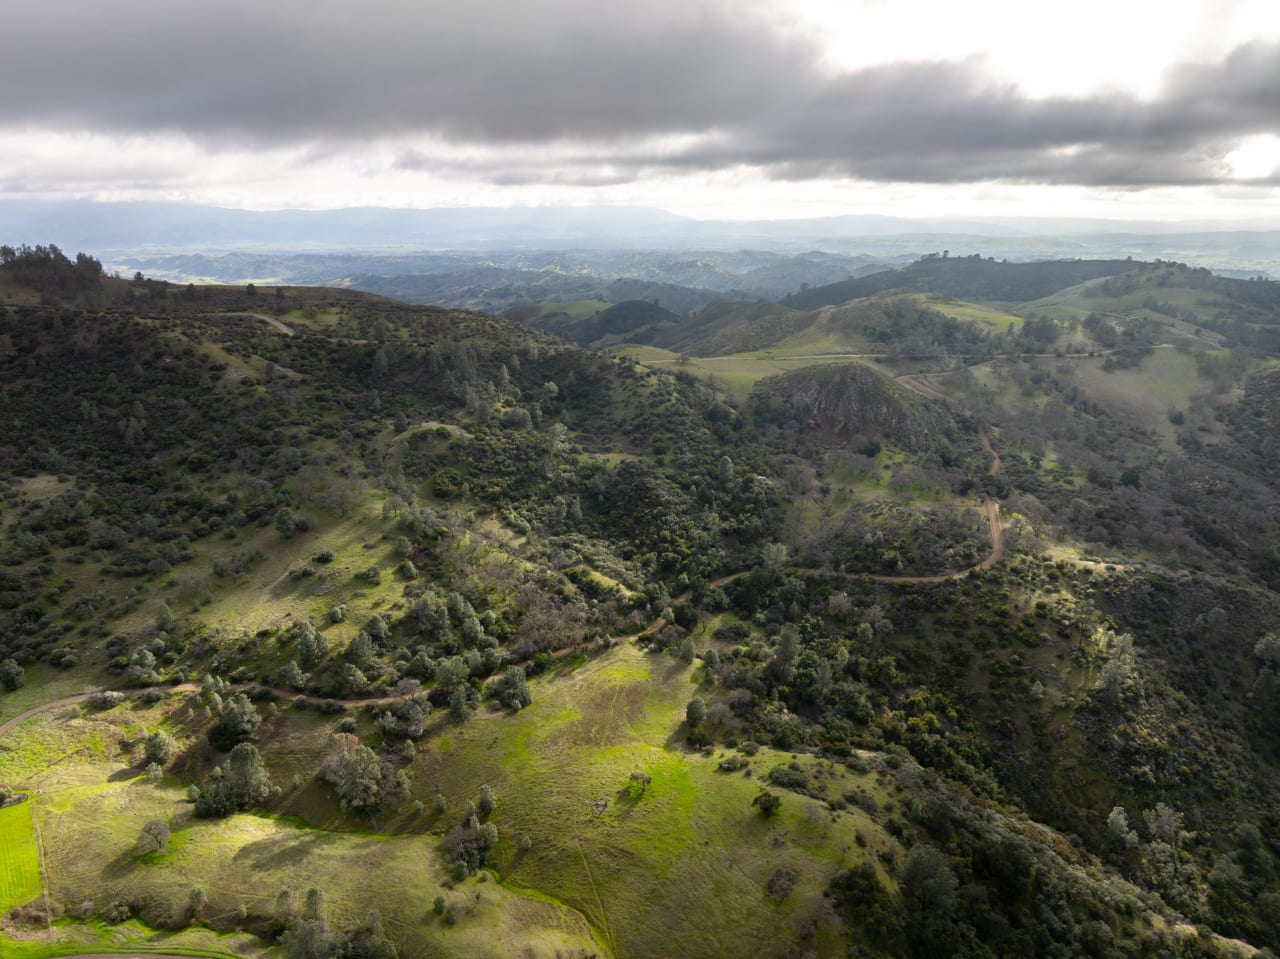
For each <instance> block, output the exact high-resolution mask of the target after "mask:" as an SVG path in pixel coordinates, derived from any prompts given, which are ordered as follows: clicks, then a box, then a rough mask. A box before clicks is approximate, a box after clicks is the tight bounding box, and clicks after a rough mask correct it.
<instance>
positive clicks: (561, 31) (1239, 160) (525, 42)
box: [0, 0, 1280, 222]
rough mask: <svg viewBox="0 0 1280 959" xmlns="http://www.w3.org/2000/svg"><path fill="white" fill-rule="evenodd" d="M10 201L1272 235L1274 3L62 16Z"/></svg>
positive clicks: (29, 31)
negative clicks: (876, 220)
mask: <svg viewBox="0 0 1280 959" xmlns="http://www.w3.org/2000/svg"><path fill="white" fill-rule="evenodd" d="M4 23H5V29H4V35H5V42H4V55H3V57H0V83H3V89H5V90H6V91H8V92H7V94H6V96H5V97H3V98H0V198H41V199H43V198H51V199H66V198H91V199H98V200H163V201H178V202H190V203H201V204H213V205H219V206H228V207H236V208H244V209H286V208H303V209H328V208H337V207H348V206H384V207H417V208H425V207H436V206H508V205H561V204H570V205H606V204H607V205H643V206H656V207H661V208H664V209H667V210H670V211H672V212H674V213H678V214H682V215H686V216H693V217H699V218H728V219H747V218H782V217H812V216H825V215H835V214H846V213H880V214H890V215H898V216H911V217H946V216H963V217H973V216H981V215H990V216H1032V215H1034V216H1067V217H1074V216H1082V217H1108V218H1117V219H1124V218H1135V219H1139V218H1140V219H1167V220H1207V219H1212V220H1223V221H1236V220H1239V221H1241V222H1250V221H1257V220H1258V219H1259V218H1265V217H1271V218H1273V219H1276V218H1277V217H1278V216H1280V214H1277V212H1276V211H1280V4H1276V3H1275V2H1274V0H1206V2H1199V0H1187V2H1180V0H1159V2H1148V0H1119V2H1118V0H1074V2H1072V3H1070V4H1044V3H1034V2H1028V0H970V2H967V3H957V2H954V0H948V2H938V0H929V2H922V0H645V2H644V3H630V2H618V0H467V2H465V3H463V2H458V0H450V2H442V0H364V2H361V3H359V4H356V3H352V2H335V0H271V2H270V3H266V4H263V3H260V2H258V0H204V2H200V3H194V2H188V0H112V2H110V3H103V2H102V0H64V2H62V3H59V4H36V3H28V4H22V5H14V7H13V8H12V9H9V10H7V11H6V13H5V17H4Z"/></svg>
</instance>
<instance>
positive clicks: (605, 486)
mask: <svg viewBox="0 0 1280 959" xmlns="http://www.w3.org/2000/svg"><path fill="white" fill-rule="evenodd" d="M60 256H61V255H60V254H58V255H54V254H53V253H51V252H50V251H49V250H34V251H33V250H24V251H14V253H13V257H12V258H11V261H10V262H9V264H8V265H6V266H5V267H0V281H3V282H2V283H0V289H3V290H4V293H5V301H4V304H3V305H0V408H2V409H3V410H4V414H5V422H6V431H5V433H4V435H3V436H2V437H0V504H2V508H3V513H2V520H0V681H2V682H3V685H4V687H5V691H4V692H3V693H0V785H3V786H6V787H9V788H13V789H16V790H18V791H20V792H23V793H27V794H29V795H30V797H31V798H30V805H25V806H19V807H8V808H7V809H6V810H5V812H6V815H9V814H11V813H12V810H14V809H23V810H26V811H27V812H26V823H27V826H26V831H24V830H22V829H19V828H18V827H19V826H20V825H21V823H19V822H18V821H17V818H12V819H11V820H10V819H6V820H5V821H6V822H7V823H8V824H9V827H12V828H11V839H12V840H13V841H12V842H11V843H9V844H8V845H6V849H8V848H9V846H12V847H13V849H12V851H11V852H10V853H9V854H10V855H11V857H22V856H25V858H23V859H22V862H23V863H27V865H21V864H19V865H15V866H14V871H15V876H17V877H18V878H17V879H16V880H13V881H11V883H10V885H11V886H12V887H13V888H12V889H11V891H10V893H9V900H10V901H8V902H6V903H4V904H3V905H4V907H5V908H7V909H9V910H10V911H9V912H8V913H7V917H6V925H5V931H4V933H3V938H0V947H2V948H3V949H4V950H5V952H6V954H7V953H8V952H14V953H15V954H16V955H22V956H28V955H29V956H31V959H37V957H43V956H53V955H60V954H67V953H74V952H77V951H79V952H103V951H112V950H114V949H128V950H139V949H145V948H147V946H148V944H149V943H150V944H151V946H152V948H161V949H164V950H166V951H170V952H177V953H180V954H185V953H191V954H214V955H232V954H242V953H245V952H249V953H251V954H258V953H260V952H261V951H262V950H264V949H267V950H275V952H274V953H272V954H281V955H285V956H288V957H289V959H333V957H339V956H340V957H343V959H395V957H396V956H400V955H403V956H406V957H409V956H413V957H417V956H428V955H439V954H445V955H468V956H469V955H475V956H508V955H525V956H533V957H548V959H549V957H553V956H582V957H585V956H591V955H596V956H616V957H645V956H655V955H667V954H670V953H671V952H672V951H673V950H675V949H678V950H679V951H680V952H682V953H687V954H689V955H691V956H718V955H738V954H742V953H745V952H761V953H763V954H767V955H778V956H788V955H816V956H824V957H827V956H829V957H837V956H848V955H862V956H868V955H869V956H895V957H896V956H911V957H934V956H990V957H997V956H1014V955H1016V956H1045V957H1059V956H1108V957H1109V956H1151V957H1156V956H1170V955H1175V956H1247V955H1255V954H1259V953H1257V952H1256V950H1258V949H1270V950H1273V951H1274V950H1276V949H1280V927H1278V926H1277V920H1276V917H1277V916H1280V910H1277V909H1275V908H1274V906H1275V904H1276V902H1277V896H1280V866H1278V865H1277V863H1278V862H1280V859H1278V857H1280V833H1277V831H1276V828H1277V826H1276V824H1277V823H1280V799H1278V798H1277V797H1280V774H1278V773H1277V770H1278V769H1280V767H1278V766H1277V763H1276V759H1277V757H1278V756H1280V719H1278V717H1280V679H1278V678H1277V677H1278V676H1280V672H1278V671H1280V640H1277V639H1276V635H1277V633H1280V594H1278V593H1277V590H1280V535H1278V534H1277V525H1276V522H1275V518H1276V517H1277V516H1280V491H1277V489H1276V487H1275V484H1274V482H1273V479H1274V468H1275V465H1276V463H1275V460H1276V456H1275V450H1274V446H1275V444H1274V441H1273V437H1274V436H1276V435H1280V422H1277V404H1276V403H1275V402H1274V399H1275V394H1276V389H1275V383H1274V380H1275V378H1276V372H1275V366H1276V364H1275V362H1274V359H1273V358H1272V357H1271V356H1269V355H1267V354H1266V353H1265V351H1263V350H1262V349H1261V348H1260V347H1259V346H1257V343H1258V342H1260V341H1261V339H1262V338H1264V337H1265V336H1267V335H1269V334H1268V332H1267V331H1268V330H1270V329H1272V328H1273V327H1272V319H1273V316H1272V314H1270V313H1268V312H1267V307H1266V302H1267V300H1266V296H1265V295H1264V294H1263V293H1262V292H1259V293H1258V294H1257V295H1256V296H1255V297H1254V298H1253V299H1248V298H1239V297H1236V291H1235V288H1234V287H1230V288H1222V289H1218V288H1216V287H1214V288H1212V289H1210V288H1208V287H1206V288H1205V291H1202V292H1203V295H1204V296H1224V297H1228V298H1229V301H1228V302H1229V303H1230V304H1233V305H1232V307H1231V308H1232V309H1236V308H1239V310H1240V311H1241V312H1240V313H1239V314H1238V316H1237V317H1236V318H1235V319H1229V318H1226V317H1225V316H1218V315H1216V314H1215V315H1213V316H1205V317H1200V316H1198V317H1197V320H1199V321H1200V322H1201V325H1202V327H1203V329H1204V330H1205V334H1206V335H1204V336H1201V335H1200V334H1196V333H1194V328H1193V333H1192V336H1193V338H1191V339H1189V338H1188V337H1186V336H1184V335H1183V331H1184V327H1183V326H1181V325H1179V324H1189V323H1191V322H1192V321H1191V320H1190V319H1187V318H1178V317H1176V316H1171V315H1170V314H1169V313H1168V312H1167V311H1164V310H1163V309H1162V310H1155V309H1154V308H1147V307H1135V308H1133V309H1129V308H1127V307H1125V308H1120V309H1115V310H1108V311H1107V312H1114V313H1118V314H1120V317H1119V318H1118V319H1117V320H1116V322H1114V323H1112V322H1109V319H1116V318H1107V317H1105V315H1104V314H1103V311H1100V310H1096V309H1093V310H1090V311H1087V312H1085V313H1084V315H1083V316H1069V315H1067V313H1066V312H1061V313H1059V312H1055V311H1067V310H1070V309H1075V307H1073V306H1072V305H1071V304H1072V303H1073V302H1074V300H1075V299H1077V298H1081V297H1083V299H1085V300H1088V299H1089V298H1090V297H1091V296H1092V295H1093V294H1092V293H1090V292H1089V290H1090V289H1092V287H1091V286H1088V285H1087V286H1085V287H1079V286H1073V287H1072V288H1071V289H1067V288H1066V287H1063V288H1062V289H1060V290H1057V291H1055V295H1056V296H1057V297H1058V299H1057V300H1055V301H1054V302H1049V301H1048V300H1040V301H1039V302H1038V303H1035V304H1028V303H1020V304H1019V305H1017V306H1015V307H1009V310H1008V312H1006V311H1004V310H1003V309H995V308H992V307H989V306H983V305H981V303H974V302H972V301H969V300H964V301H961V300H958V299H956V300H952V299H949V298H948V295H944V294H943V293H941V292H938V291H933V292H929V291H923V290H916V291H905V292H894V293H888V292H885V293H883V294H877V295H874V296H871V297H868V298H865V299H862V300H857V301H854V302H850V303H842V304H841V305H832V306H829V307H824V308H818V309H815V310H813V311H812V312H802V311H798V310H791V309H786V308H781V307H777V306H775V305H771V304H767V303H759V304H749V305H745V306H744V305H743V304H736V305H728V304H726V305H723V306H720V305H717V306H713V307H709V308H708V310H707V311H705V312H704V315H703V316H702V317H701V318H695V320H694V321H691V322H692V323H693V326H691V327H689V328H687V329H685V332H686V333H688V334H689V335H690V336H691V337H692V336H694V335H695V334H696V337H697V339H696V340H695V339H693V338H691V339H689V340H688V341H687V343H686V345H687V346H688V347H690V349H688V350H683V351H667V350H663V349H661V348H660V347H659V346H658V345H657V344H656V343H655V344H654V345H647V346H640V347H635V348H632V349H631V350H630V351H629V352H628V353H627V354H626V355H621V354H618V355H607V354H605V353H602V352H596V351H592V350H586V349H582V348H579V347H577V346H573V345H570V344H568V343H566V342H564V341H563V340H559V339H556V338H554V337H553V336H551V335H549V334H547V333H545V332H541V331H538V330H534V329H531V328H530V327H529V326H528V325H525V324H523V323H520V322H517V321H515V320H510V319H503V318H498V317H493V316H488V315H484V314H478V313H464V312H457V311H446V310H439V309H433V308H430V307H411V306H407V305H404V304H401V303H397V302H395V301H392V300H386V299H381V298H377V297H372V296H368V295H363V294H356V293H350V292H346V291H336V290H315V289H299V288H281V289H278V290H277V289H274V288H272V289H264V288H254V287H252V286H249V287H243V288H229V287H205V288H196V287H188V288H181V287H173V286H170V285H167V284H164V283H161V282H157V281H150V280H146V279H145V278H141V277H140V278H137V279H135V280H133V281H126V280H115V279H112V278H108V277H104V276H101V275H100V270H95V269H94V263H96V261H93V262H89V260H92V258H88V259H87V260H86V259H81V260H79V261H72V260H69V259H67V258H65V257H62V258H60ZM13 263H20V265H21V269H18V270H15V269H13V268H12V264H13ZM978 265H980V266H981V267H982V271H983V274H984V276H985V275H986V273H988V272H990V273H991V276H992V277H995V279H1000V280H1001V282H1004V280H1003V279H1001V277H1004V273H1003V271H990V270H988V267H989V266H990V264H985V265H983V264H978ZM1157 267H1158V270H1159V272H1157ZM970 268H974V265H973V264H971V265H970ZM930 269H935V267H930ZM945 269H946V270H947V271H950V270H952V269H953V268H952V267H951V266H950V265H948V266H947V267H946V268H945ZM1080 269H1086V270H1087V269H1093V268H1092V267H1079V266H1078V264H1074V263H1073V264H1068V265H1067V266H1063V267H1061V268H1058V267H1054V268H1050V269H1041V270H1039V271H1037V272H1036V273H1035V274H1034V276H1035V277H1040V278H1041V279H1036V281H1035V282H1037V283H1039V282H1042V281H1043V277H1044V276H1049V275H1053V276H1056V277H1058V279H1059V280H1062V279H1066V280H1070V279H1071V278H1072V277H1073V276H1075V272H1074V271H1077V270H1080ZM1129 270H1130V272H1126V273H1125V274H1124V275H1123V276H1116V277H1111V278H1106V279H1094V280H1093V281H1092V282H1093V283H1095V284H1097V283H1101V284H1108V283H1110V284H1117V283H1120V282H1121V281H1123V282H1124V283H1125V284H1127V283H1129V282H1130V279H1131V278H1132V277H1131V274H1133V273H1134V270H1136V271H1137V272H1136V275H1137V276H1138V277H1139V278H1142V277H1144V276H1145V275H1146V273H1147V272H1148V271H1149V272H1150V273H1151V276H1152V278H1153V279H1152V282H1153V283H1154V284H1156V286H1157V287H1158V288H1161V289H1174V288H1175V287H1174V286H1173V284H1174V283H1175V281H1177V282H1181V281H1182V280H1183V279H1186V278H1185V277H1183V276H1182V273H1181V271H1180V270H1173V271H1172V272H1170V270H1169V268H1167V267H1166V266H1165V265H1156V266H1153V267H1146V266H1143V265H1138V267H1136V268H1135V267H1133V266H1132V265H1130V266H1129ZM1193 272H1194V271H1193ZM1165 274H1168V275H1169V276H1170V279H1169V281H1168V283H1169V284H1170V285H1169V286H1166V287H1159V283H1160V280H1159V276H1162V275H1165ZM1018 275H1019V276H1021V274H1018ZM984 282H985V281H984ZM992 282H994V280H993V281H992ZM1018 282H1019V283H1021V282H1022V280H1021V279H1019V281H1018ZM1044 282H1047V281H1044ZM1142 282H1144V283H1145V282H1146V280H1143V281H1142ZM1187 282H1188V283H1199V282H1202V278H1200V277H1199V276H1198V275H1197V276H1194V277H1191V278H1190V279H1188V280H1187ZM1245 285H1248V284H1245ZM1188 288H1190V287H1188ZM1215 291H1216V292H1215ZM1135 292H1136V290H1130V291H1127V292H1124V293H1121V292H1120V288H1119V286H1113V287H1111V289H1110V292H1109V293H1107V294H1106V295H1107V296H1108V297H1111V298H1113V299H1114V300H1115V302H1114V303H1112V305H1115V306H1122V307H1123V306H1124V304H1122V303H1120V301H1119V299H1118V298H1122V297H1125V296H1130V295H1133V294H1134V293H1135ZM954 295H955V296H960V295H962V294H954ZM1108 302H1110V301H1108ZM652 306H653V304H646V309H644V310H640V308H639V307H637V308H636V310H637V315H639V314H641V313H643V314H644V315H652V311H651V310H649V309H647V307H652ZM1142 309H1146V310H1148V311H1149V312H1148V313H1142V314H1139V311H1140V310H1142ZM1226 309H1227V307H1222V310H1226ZM568 312H569V311H566V313H568ZM1091 313H1097V314H1099V315H1100V316H1103V319H1095V320H1093V321H1089V319H1088V318H1089V316H1090V314H1091ZM595 315H596V314H592V313H590V311H589V310H587V309H583V310H580V311H576V316H575V317H574V319H575V320H586V319H587V318H588V317H589V316H595ZM1074 320H1079V323H1078V325H1077V324H1075V323H1074V322H1073V321H1074ZM1104 320H1107V321H1106V322H1104ZM628 322H630V321H629V320H628ZM663 322H666V321H663ZM1213 324H1217V325H1216V326H1214V325H1213ZM681 328H682V327H680V326H672V327H671V328H670V329H664V334H663V335H664V336H665V335H668V334H671V333H673V332H674V331H675V330H677V329H681ZM1195 338H1198V342H1197V341H1196V339H1195ZM697 343H701V344H702V346H701V347H699V348H700V349H705V350H707V351H711V350H712V349H713V348H714V349H715V350H719V349H722V348H724V349H728V350H729V352H728V353H727V354H721V353H719V352H708V355H706V356H701V357H700V356H697V355H693V351H692V348H693V347H694V346H695V345H696V344H697ZM766 343H767V345H762V344H766ZM1251 343H1252V344H1254V345H1253V346H1252V347H1250V346H1249V344H1251ZM717 344H719V345H717ZM738 347H742V348H741V349H739V348H738ZM748 348H749V349H748ZM682 352H684V353H685V354H688V355H686V356H683V357H682V355H681V353H682ZM841 354H858V355H841ZM866 354H874V355H866ZM872 362H874V363H875V364H876V365H875V366H872V365H871V363H872ZM717 364H720V365H719V366H717ZM717 371H719V372H717ZM708 375H710V376H712V377H721V378H722V379H723V380H724V385H725V387H727V388H724V389H722V388H721V387H720V386H718V385H717V384H716V383H715V382H708V380H707V379H706V377H707V376H708ZM32 812H34V816H32ZM13 816H14V817H16V814H13ZM33 821H34V825H35V827H36V828H37V829H38V830H39V831H38V833H36V832H32V831H30V827H31V825H32V822H33ZM9 827H6V828H9ZM36 837H38V840H39V843H40V845H38V846H36V847H35V848H36V849H37V850H38V849H40V848H43V850H44V857H45V870H44V877H43V885H44V887H45V889H46V891H47V893H48V900H47V904H46V901H45V900H44V899H43V898H41V897H39V896H36V895H34V894H35V893H36V892H37V891H38V890H36V888H35V886H34V885H32V882H33V881H34V879H33V874H32V873H31V870H30V868H29V860H30V856H29V855H28V854H27V853H23V849H24V848H25V849H27V850H28V852H29V850H30V848H31V847H32V843H33V841H34V840H35V839H36ZM24 844H25V845H24ZM14 862H15V863H17V859H16V858H15V859H14ZM6 888H8V887H6ZM20 900H21V901H20ZM14 907H17V908H14ZM37 934H38V936H39V937H38V938H37ZM152 937H154V938H152ZM224 937H225V938H224ZM1261 954H1263V955H1265V953H1261Z"/></svg>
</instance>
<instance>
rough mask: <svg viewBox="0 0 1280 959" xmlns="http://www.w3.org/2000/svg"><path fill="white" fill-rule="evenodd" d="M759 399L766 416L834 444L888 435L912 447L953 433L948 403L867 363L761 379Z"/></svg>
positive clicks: (815, 369) (911, 448) (919, 447)
mask: <svg viewBox="0 0 1280 959" xmlns="http://www.w3.org/2000/svg"><path fill="white" fill-rule="evenodd" d="M756 402H757V406H758V408H762V410H763V411H764V412H765V413H766V415H768V416H770V417H772V418H775V419H778V420H784V419H787V418H788V415H787V414H790V415H791V418H793V419H795V420H798V421H799V424H800V425H801V426H802V427H803V428H804V429H807V430H811V431H813V432H816V433H818V434H820V435H822V436H823V437H824V438H825V439H826V440H827V441H828V442H830V443H831V444H832V445H841V446H842V445H851V444H856V443H860V442H867V441H871V440H878V439H889V440H892V441H893V442H894V443H896V444H897V445H899V446H901V447H904V448H906V449H908V450H912V451H919V450H923V449H926V448H928V447H929V446H931V445H932V444H933V443H935V442H936V441H937V440H938V439H939V438H940V437H942V436H944V435H946V434H949V433H950V432H951V431H952V430H953V428H954V426H955V423H954V420H953V418H952V416H951V413H950V412H949V411H948V410H947V408H946V406H945V405H944V404H943V403H941V402H935V401H931V400H928V399H926V398H925V397H923V396H920V395H918V394H916V393H914V392H912V391H911V390H909V389H907V388H906V387H904V386H900V385H899V384H897V383H895V382H893V380H891V379H889V378H887V377H885V376H883V375H882V374H880V373H878V372H877V371H875V370H873V369H871V368H870V367H868V366H863V365H861V364H856V363H853V364H840V365H831V366H811V367H807V368H805V369H801V370H796V371H794V372H791V373H784V374H782V375H781V376H774V377H770V378H769V379H767V380H763V381H762V382H761V383H760V385H759V386H758V387H757V392H756Z"/></svg>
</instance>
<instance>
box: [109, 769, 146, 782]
mask: <svg viewBox="0 0 1280 959" xmlns="http://www.w3.org/2000/svg"><path fill="white" fill-rule="evenodd" d="M144 775H145V774H144V773H143V771H142V770H141V769H134V768H133V767H132V766H125V767H123V768H121V769H117V770H116V771H115V772H113V773H112V774H111V775H110V776H108V777H107V782H113V783H123V782H128V781H129V780H131V779H141V778H142V777H143V776H144Z"/></svg>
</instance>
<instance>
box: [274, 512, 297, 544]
mask: <svg viewBox="0 0 1280 959" xmlns="http://www.w3.org/2000/svg"><path fill="white" fill-rule="evenodd" d="M276 531H277V532H278V533H279V534H280V535H281V536H283V537H284V538H285V539H288V538H289V537H290V536H292V535H293V534H294V533H296V532H297V531H298V519H297V517H296V516H294V515H293V510H291V509H289V507H287V506H281V507H280V508H279V509H277V510H276Z"/></svg>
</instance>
